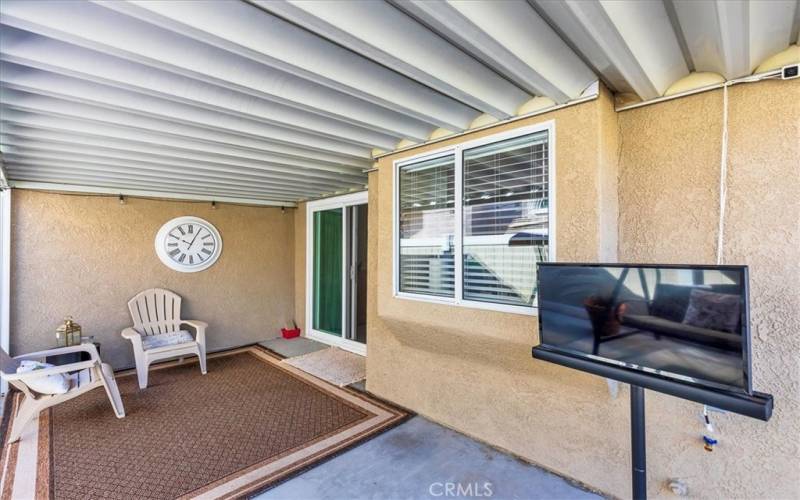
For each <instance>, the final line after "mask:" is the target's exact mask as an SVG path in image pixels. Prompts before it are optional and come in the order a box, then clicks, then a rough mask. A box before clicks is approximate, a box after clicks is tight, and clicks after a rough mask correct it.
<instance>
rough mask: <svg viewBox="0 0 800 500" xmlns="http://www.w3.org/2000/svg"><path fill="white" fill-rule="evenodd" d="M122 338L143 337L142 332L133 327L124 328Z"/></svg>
mask: <svg viewBox="0 0 800 500" xmlns="http://www.w3.org/2000/svg"><path fill="white" fill-rule="evenodd" d="M121 335H122V338H125V339H128V340H133V339H141V338H142V334H141V333H139V332H137V331H136V330H134V329H133V328H126V329H124V330H122V334H121Z"/></svg>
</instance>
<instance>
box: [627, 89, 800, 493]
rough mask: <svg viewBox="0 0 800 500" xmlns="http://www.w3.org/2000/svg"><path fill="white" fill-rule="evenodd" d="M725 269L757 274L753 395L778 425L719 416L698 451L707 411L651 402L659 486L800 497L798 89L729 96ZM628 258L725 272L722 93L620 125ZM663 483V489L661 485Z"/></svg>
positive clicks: (753, 283) (753, 279)
mask: <svg viewBox="0 0 800 500" xmlns="http://www.w3.org/2000/svg"><path fill="white" fill-rule="evenodd" d="M729 99H730V107H729V120H730V121H729V157H728V165H729V170H728V203H727V216H726V223H725V245H724V248H725V252H724V261H725V262H726V263H730V264H747V265H748V266H749V267H750V306H751V321H750V323H751V328H752V339H753V346H752V350H753V380H754V383H755V389H756V390H759V391H763V392H769V393H771V394H773V395H774V397H775V411H774V414H773V418H772V419H771V420H770V421H769V422H767V423H764V422H760V421H756V420H752V419H748V418H743V417H740V416H734V415H725V416H722V417H718V418H717V421H718V426H719V429H720V431H721V432H720V438H721V445H720V446H719V447H718V449H717V450H716V451H714V452H713V454H710V453H704V452H703V451H702V450H701V448H700V447H699V446H698V445H697V433H698V432H699V428H698V424H697V408H698V405H695V404H690V403H685V402H682V401H679V400H677V399H675V398H670V397H666V396H659V395H652V396H650V398H649V399H650V400H649V402H648V411H649V412H650V415H649V422H650V426H651V427H650V431H649V432H648V435H647V439H648V447H649V451H650V454H649V455H648V460H649V462H648V465H649V466H650V470H651V471H652V474H651V477H652V478H653V479H654V480H663V478H665V477H667V476H678V477H684V478H687V479H688V481H689V483H690V488H691V489H692V490H693V493H694V495H696V496H705V497H715V498H734V497H744V498H799V497H800V335H798V333H800V83H798V82H797V81H794V82H782V81H775V82H763V83H759V84H752V85H739V86H735V87H732V88H731V89H730V95H729ZM619 120H620V129H621V132H622V138H623V148H622V157H621V159H622V161H621V170H620V206H621V212H620V245H619V255H620V259H621V260H624V261H642V262H675V263H679V262H692V263H714V262H715V261H716V236H717V224H718V217H717V215H718V213H719V209H718V206H719V189H718V183H719V168H720V145H721V127H722V91H715V92H708V93H704V94H699V95H696V96H692V97H688V98H684V99H679V100H675V101H670V102H665V103H662V104H659V105H656V106H650V107H646V108H640V109H635V110H631V111H627V112H623V113H620V114H619ZM654 486H657V485H654Z"/></svg>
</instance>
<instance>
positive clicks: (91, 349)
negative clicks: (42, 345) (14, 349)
mask: <svg viewBox="0 0 800 500" xmlns="http://www.w3.org/2000/svg"><path fill="white" fill-rule="evenodd" d="M81 351H83V352H88V353H89V355H90V356H91V357H92V360H93V361H100V355H99V354H98V353H97V347H95V345H94V344H92V343H86V344H79V345H71V346H69V347H57V348H55V349H48V350H46V351H38V352H31V353H28V354H22V355H20V356H14V359H16V360H19V361H22V360H26V359H27V360H36V359H44V358H46V357H48V356H57V355H59V354H69V353H72V352H81Z"/></svg>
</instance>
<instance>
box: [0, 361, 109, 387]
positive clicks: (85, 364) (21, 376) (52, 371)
mask: <svg viewBox="0 0 800 500" xmlns="http://www.w3.org/2000/svg"><path fill="white" fill-rule="evenodd" d="M99 364H100V362H99V360H95V359H92V360H89V361H81V362H78V363H70V364H68V365H61V366H53V367H51V368H42V369H41V370H32V371H29V372H25V373H2V374H1V375H2V377H3V378H4V379H6V380H20V381H22V382H24V381H25V380H26V379H32V378H39V377H46V376H48V375H56V374H59V373H67V372H75V371H80V370H84V369H86V368H91V367H93V366H96V365H98V366H99Z"/></svg>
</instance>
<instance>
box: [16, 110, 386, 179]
mask: <svg viewBox="0 0 800 500" xmlns="http://www.w3.org/2000/svg"><path fill="white" fill-rule="evenodd" d="M0 127H2V130H3V131H10V130H19V129H24V130H25V132H24V134H25V135H26V136H28V135H31V134H34V133H35V134H39V135H41V134H49V133H56V134H70V135H73V136H78V137H82V138H90V139H91V140H103V139H106V138H108V139H109V140H110V141H114V140H118V141H125V142H128V143H133V144H135V145H136V146H137V147H138V146H140V145H143V144H144V145H148V146H151V147H156V148H164V149H168V150H171V151H172V150H179V151H181V153H182V154H185V153H189V152H194V153H195V154H198V155H202V156H206V155H208V156H211V157H215V158H221V159H222V158H224V159H226V160H231V161H237V162H238V161H241V160H244V161H255V162H259V163H262V164H265V165H285V166H287V167H289V166H291V167H298V168H300V169H302V171H306V172H308V174H309V175H312V176H314V175H322V176H325V175H327V172H335V173H340V174H350V173H352V172H353V170H356V171H360V170H362V169H365V168H369V167H370V166H371V165H372V163H371V161H370V160H367V159H357V158H349V157H337V156H335V155H323V154H320V153H317V152H316V151H313V150H307V149H303V148H296V147H291V146H285V145H283V144H278V143H270V142H266V143H265V144H264V145H263V146H262V145H259V146H261V147H260V148H255V147H244V146H235V145H230V144H227V143H220V142H218V141H208V140H205V139H196V138H190V137H184V136H175V135H167V134H159V133H158V132H153V131H151V130H147V129H139V128H134V127H129V126H124V125H112V124H108V123H102V124H98V123H94V122H89V121H86V120H81V119H79V118H67V117H60V116H52V115H44V114H37V113H23V112H20V111H16V110H13V109H4V110H3V113H2V115H0ZM31 131H35V132H31ZM17 134H18V135H19V134H23V132H17ZM329 156H331V157H332V158H329ZM343 167H346V168H343Z"/></svg>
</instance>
